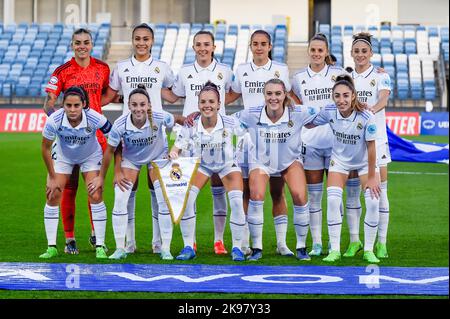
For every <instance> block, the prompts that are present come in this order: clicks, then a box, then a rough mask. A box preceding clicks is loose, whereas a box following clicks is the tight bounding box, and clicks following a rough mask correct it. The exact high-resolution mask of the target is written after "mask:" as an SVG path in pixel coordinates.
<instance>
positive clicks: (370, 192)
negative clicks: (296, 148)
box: [305, 75, 380, 263]
mask: <svg viewBox="0 0 450 319" xmlns="http://www.w3.org/2000/svg"><path fill="white" fill-rule="evenodd" d="M333 101H334V104H330V105H328V106H326V107H325V108H323V109H322V110H321V111H320V112H319V113H318V114H317V115H315V116H314V117H313V118H312V119H311V120H310V121H309V120H308V122H309V123H308V124H306V125H305V127H306V128H311V127H315V126H317V125H329V126H330V127H332V129H333V132H334V140H333V151H332V155H331V160H330V169H329V173H328V178H327V222H328V234H329V236H330V242H331V250H330V251H329V252H328V256H327V257H325V258H324V259H323V260H324V261H327V262H335V261H338V260H339V259H340V258H341V252H340V240H341V228H342V215H341V213H340V209H341V204H342V193H343V188H344V185H345V183H346V182H347V179H348V175H349V173H350V172H351V171H353V170H356V171H358V174H359V178H360V180H361V185H362V187H363V189H364V198H365V203H366V215H365V219H364V257H363V259H364V260H366V261H368V262H369V263H378V262H380V260H379V259H378V258H377V257H376V256H375V254H374V253H373V245H374V242H375V237H376V235H377V228H378V218H379V213H378V207H379V195H380V182H379V174H378V168H377V166H376V146H375V140H376V138H377V125H376V123H375V117H374V115H373V114H372V113H371V112H370V111H368V110H365V109H364V107H363V106H362V105H361V103H360V102H359V101H358V98H357V93H356V89H355V87H354V84H353V81H352V78H351V76H349V75H341V76H338V77H337V79H336V84H335V85H334V86H333Z"/></svg>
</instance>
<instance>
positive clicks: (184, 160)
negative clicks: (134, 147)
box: [151, 157, 200, 224]
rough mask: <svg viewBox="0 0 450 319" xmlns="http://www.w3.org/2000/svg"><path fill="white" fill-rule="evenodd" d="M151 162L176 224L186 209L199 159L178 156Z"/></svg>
mask: <svg viewBox="0 0 450 319" xmlns="http://www.w3.org/2000/svg"><path fill="white" fill-rule="evenodd" d="M151 164H152V166H153V168H154V169H155V173H156V176H157V177H158V180H159V183H160V185H161V190H162V193H163V195H164V199H165V201H166V203H167V207H168V208H169V211H170V215H171V216H172V221H173V222H174V223H175V224H178V223H179V222H180V220H181V218H182V217H183V214H184V210H185V209H186V203H187V199H188V195H189V190H190V188H191V185H192V181H193V179H194V177H195V174H196V173H197V169H198V166H199V164H200V159H199V158H197V157H179V158H177V159H176V160H173V161H172V160H168V159H160V160H156V161H153V162H152V163H151Z"/></svg>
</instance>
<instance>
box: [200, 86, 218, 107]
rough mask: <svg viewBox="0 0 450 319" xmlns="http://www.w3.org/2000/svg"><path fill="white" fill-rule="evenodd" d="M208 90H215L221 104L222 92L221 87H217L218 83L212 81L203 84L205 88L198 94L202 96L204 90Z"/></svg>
mask: <svg viewBox="0 0 450 319" xmlns="http://www.w3.org/2000/svg"><path fill="white" fill-rule="evenodd" d="M207 91H211V92H214V93H215V94H216V95H217V101H219V104H220V92H219V88H218V87H217V85H216V84H215V83H213V82H211V81H208V82H206V83H205V84H204V85H203V88H202V89H201V90H200V93H199V94H198V96H199V97H200V95H201V94H202V93H203V92H207Z"/></svg>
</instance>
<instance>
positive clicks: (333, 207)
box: [327, 186, 343, 252]
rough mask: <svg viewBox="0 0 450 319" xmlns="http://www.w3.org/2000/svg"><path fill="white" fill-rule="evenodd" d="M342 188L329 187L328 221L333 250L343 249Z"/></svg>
mask: <svg viewBox="0 0 450 319" xmlns="http://www.w3.org/2000/svg"><path fill="white" fill-rule="evenodd" d="M342 193H343V190H342V188H339V187H335V186H330V187H327V199H328V200H327V223H328V235H329V236H330V243H331V250H334V251H339V252H340V251H341V229H342V216H341V213H340V208H339V207H340V206H341V202H342Z"/></svg>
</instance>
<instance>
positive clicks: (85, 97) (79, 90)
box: [63, 85, 89, 109]
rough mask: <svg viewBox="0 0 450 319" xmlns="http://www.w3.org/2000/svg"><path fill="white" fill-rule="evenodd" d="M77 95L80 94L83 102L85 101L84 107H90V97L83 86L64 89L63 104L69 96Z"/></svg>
mask: <svg viewBox="0 0 450 319" xmlns="http://www.w3.org/2000/svg"><path fill="white" fill-rule="evenodd" d="M71 95H75V96H78V97H79V98H80V100H81V102H82V103H85V106H84V107H83V108H84V109H88V108H89V98H88V94H87V92H86V90H85V89H84V88H83V87H81V86H75V85H74V86H71V87H69V88H68V89H67V90H66V91H64V96H63V104H64V101H65V100H66V98H67V97H68V96H71Z"/></svg>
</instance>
